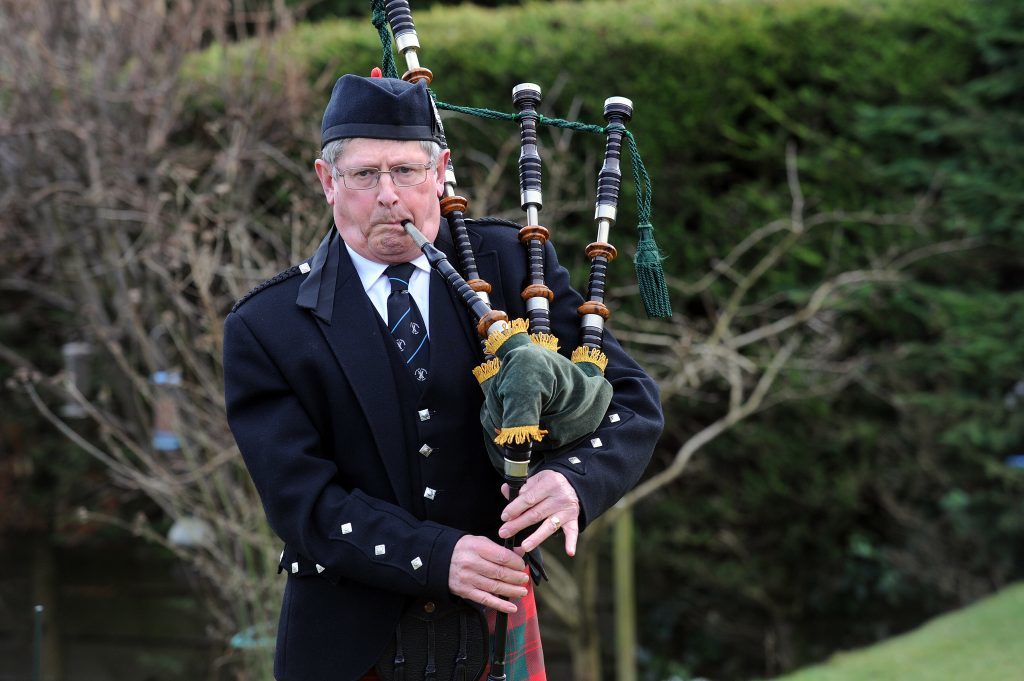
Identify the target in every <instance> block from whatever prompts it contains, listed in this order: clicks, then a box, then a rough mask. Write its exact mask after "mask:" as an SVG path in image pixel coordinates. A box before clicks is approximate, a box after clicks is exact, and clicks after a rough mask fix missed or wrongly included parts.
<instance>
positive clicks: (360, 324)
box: [224, 75, 662, 681]
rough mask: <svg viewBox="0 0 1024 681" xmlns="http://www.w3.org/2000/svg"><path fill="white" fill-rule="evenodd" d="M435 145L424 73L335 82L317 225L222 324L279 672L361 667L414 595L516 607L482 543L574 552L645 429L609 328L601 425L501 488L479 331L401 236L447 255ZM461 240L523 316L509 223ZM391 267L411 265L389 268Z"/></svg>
mask: <svg viewBox="0 0 1024 681" xmlns="http://www.w3.org/2000/svg"><path fill="white" fill-rule="evenodd" d="M435 137H436V130H435V122H434V117H433V113H432V107H431V103H430V100H429V94H428V93H427V90H426V87H425V86H424V85H423V84H422V83H419V84H416V85H412V84H408V83H405V82H403V81H399V80H395V79H387V78H361V77H357V76H351V75H348V76H343V77H342V78H340V79H339V80H338V82H337V83H336V85H335V87H334V90H333V93H332V95H331V100H330V102H329V103H328V105H327V108H326V110H325V112H324V119H323V127H322V137H321V145H322V156H321V158H320V159H318V160H317V161H316V163H315V169H316V174H317V177H318V178H319V180H320V184H321V186H322V188H323V192H324V196H325V198H326V200H327V203H328V204H329V205H330V206H331V208H332V212H333V217H334V223H335V224H334V227H333V228H332V229H331V230H330V231H329V233H328V235H327V236H326V237H325V238H324V240H323V242H322V243H321V244H320V247H319V248H318V250H317V251H316V253H315V254H314V255H313V257H312V258H311V259H310V260H308V261H306V262H303V263H302V264H300V265H299V266H297V267H293V268H291V269H289V270H287V271H285V272H282V273H281V274H279V275H277V276H276V277H274V278H273V279H271V280H270V281H268V282H265V283H264V284H261V285H260V286H258V287H257V288H256V289H254V290H253V292H251V293H250V294H248V295H247V296H246V297H245V298H243V299H242V300H241V301H239V303H238V304H236V306H235V308H234V309H233V310H232V312H231V313H230V314H229V315H228V317H227V320H226V322H225V337H224V371H225V386H226V402H227V413H228V420H229V423H230V425H231V428H232V431H233V432H234V435H235V438H236V440H237V442H238V445H239V449H240V450H241V452H242V455H243V457H244V458H245V462H246V465H247V467H248V469H249V471H250V473H251V475H252V478H253V481H254V482H255V484H256V487H257V489H258V491H259V494H260V497H261V500H262V501H263V505H264V508H265V511H266V514H267V519H268V521H269V522H270V525H271V527H272V528H273V529H274V531H275V532H276V533H277V534H278V535H279V536H280V537H281V539H282V540H284V542H285V549H284V552H283V554H282V557H281V569H282V570H284V571H286V572H287V573H288V582H287V587H286V590H285V595H284V602H283V604H282V609H281V618H280V623H279V629H278V645H277V653H276V658H275V676H276V678H277V679H279V680H280V681H300V680H302V681H304V680H311V681H325V680H326V679H332V680H337V681H354V680H356V679H362V678H373V676H372V668H373V666H374V665H375V664H376V663H377V662H379V661H380V660H381V658H382V656H383V654H384V652H385V649H386V647H387V646H388V645H389V644H390V643H392V642H393V641H394V640H395V635H396V634H395V629H396V623H397V622H398V621H399V619H400V617H401V615H402V613H403V610H405V609H406V608H407V607H408V605H409V603H410V602H412V601H413V600H415V599H420V601H418V602H417V604H420V603H422V604H423V606H422V607H424V608H425V609H427V611H430V610H432V608H433V607H434V606H435V604H443V603H448V602H452V601H458V600H459V599H466V600H468V601H472V602H474V603H478V604H480V605H482V606H484V607H486V608H491V609H494V610H498V611H502V612H506V613H516V612H517V610H518V606H517V602H519V604H520V605H523V602H522V601H519V599H523V598H524V597H525V596H527V594H528V593H529V594H530V598H532V591H530V590H529V589H528V582H529V579H528V577H527V572H525V571H524V567H525V566H524V562H523V559H522V558H521V557H520V556H519V555H517V554H516V553H515V552H512V551H509V550H507V549H505V548H504V547H503V546H502V545H501V544H500V543H499V542H501V541H502V539H503V538H505V537H508V536H511V535H512V534H515V533H518V532H520V531H522V530H527V529H528V528H529V531H528V532H525V533H524V535H523V536H524V537H525V538H524V540H523V542H522V546H523V548H524V549H526V550H532V549H534V548H536V547H538V546H539V545H540V544H541V543H542V542H544V541H545V540H547V539H549V538H550V537H552V535H554V534H556V533H557V532H558V531H559V530H561V532H562V533H563V534H564V540H563V543H564V550H565V551H566V553H567V554H568V555H570V556H571V555H573V554H574V553H575V550H576V541H577V537H578V534H579V532H580V531H581V530H582V529H583V528H584V527H585V525H586V524H587V523H588V522H589V521H592V520H593V519H594V518H595V517H596V516H598V515H599V514H600V513H602V512H603V511H605V510H606V509H607V508H609V507H610V506H611V505H612V504H614V503H615V501H617V500H618V499H619V497H620V496H621V495H622V494H623V493H624V492H625V491H626V490H627V489H629V487H631V486H632V485H633V484H635V482H636V480H637V479H638V478H639V476H640V475H641V473H642V472H643V469H644V467H645V466H646V464H647V462H648V460H649V458H650V455H651V452H652V450H653V446H654V443H655V441H656V439H657V437H658V435H659V434H660V432H661V427H662V415H661V410H660V406H659V403H658V394H657V387H656V385H655V384H654V382H653V381H652V380H651V379H650V378H649V377H648V376H646V375H645V374H644V373H643V371H642V370H641V369H640V368H639V367H638V366H637V365H636V364H635V363H634V362H633V361H632V360H631V359H629V357H627V356H626V354H625V353H624V352H623V351H622V349H621V347H620V346H619V345H618V344H617V343H616V342H615V341H614V339H612V338H611V337H610V336H609V337H607V342H606V347H605V351H606V354H607V355H608V357H609V365H608V368H607V372H606V377H607V379H608V380H609V381H610V382H611V384H612V386H613V390H614V396H613V398H612V404H611V407H610V408H609V409H608V412H607V415H606V418H605V419H604V420H603V421H602V425H601V427H600V428H599V429H598V430H597V431H596V432H595V434H594V435H593V436H592V437H590V438H585V440H584V441H583V442H582V443H580V445H579V446H578V447H576V448H574V449H573V450H572V451H570V452H567V453H565V454H564V455H560V456H558V457H556V458H553V459H552V460H550V461H545V462H544V463H543V464H542V465H541V466H540V467H539V470H538V471H537V472H535V473H534V474H533V475H532V476H531V477H530V479H529V481H528V482H527V483H526V485H525V486H524V487H523V489H522V491H521V493H520V495H519V497H518V499H516V500H515V501H513V502H511V503H508V502H507V501H506V500H505V499H504V498H503V497H502V495H501V478H500V476H499V475H498V473H497V472H496V471H495V470H494V468H493V466H492V465H491V463H490V460H489V458H488V456H487V453H486V451H485V448H484V444H483V433H482V429H481V426H480V421H479V409H480V405H481V402H482V396H481V392H480V388H479V386H478V384H477V382H476V380H475V378H474V377H473V375H472V373H471V370H472V368H473V367H474V366H475V365H477V364H478V363H479V362H480V361H481V359H482V356H481V350H480V344H479V339H478V338H476V337H475V332H474V330H473V328H472V324H471V323H470V319H469V316H468V313H467V311H466V310H465V309H464V305H463V304H462V302H461V301H459V300H458V299H457V297H456V296H455V295H454V293H453V292H452V291H450V290H449V289H448V287H447V286H446V284H445V282H444V281H443V279H442V278H441V277H440V276H438V275H437V274H435V273H432V272H431V270H430V268H429V266H428V265H427V263H426V259H425V258H424V257H423V256H422V255H421V254H420V252H419V250H418V249H417V248H416V247H415V245H414V244H413V242H412V240H411V239H410V238H409V237H408V236H407V235H406V234H405V232H404V230H403V228H402V226H401V222H402V221H403V220H411V221H412V222H413V223H414V224H415V225H416V226H417V227H418V228H419V229H420V230H421V231H422V232H423V234H424V235H426V237H427V238H428V239H430V240H431V241H433V242H434V244H435V245H436V246H437V247H438V248H440V249H442V250H443V251H446V252H447V253H448V254H449V257H450V258H451V260H452V261H453V262H456V259H455V257H454V246H453V245H452V237H451V234H450V232H449V231H448V226H447V224H446V223H445V221H444V220H442V219H441V217H440V212H439V204H438V198H439V197H440V196H441V195H442V192H443V186H444V168H445V165H446V163H447V159H448V151H447V150H444V151H442V150H441V149H440V148H439V146H438V145H437V144H436V140H435ZM470 237H471V241H472V242H473V246H474V250H475V252H476V253H477V258H478V261H477V262H478V267H479V269H480V273H481V276H482V277H483V278H484V279H485V280H487V281H489V282H490V283H491V284H492V285H493V286H494V290H493V292H492V294H491V300H492V303H493V304H494V307H496V308H498V309H503V310H506V311H507V312H508V314H509V316H510V318H515V317H525V316H526V314H525V310H524V307H523V302H522V300H521V299H520V296H519V291H520V290H521V289H522V287H523V282H524V280H525V279H526V274H527V273H526V256H525V252H524V250H523V248H522V246H520V245H519V243H518V239H517V231H516V230H515V229H514V228H510V227H509V226H508V225H505V224H501V223H500V222H486V221H483V222H476V221H473V223H472V224H471V233H470ZM405 263H411V264H412V266H411V267H409V266H407V265H406V268H407V269H411V274H410V273H408V272H398V270H395V269H389V267H391V266H393V265H397V266H402V265H404V264H405ZM548 275H549V277H548V285H549V286H550V287H551V288H552V289H553V290H554V292H555V300H554V302H553V304H552V315H551V316H552V327H553V331H554V333H555V334H556V335H557V336H558V337H559V338H560V340H561V345H562V347H564V348H568V349H570V350H571V349H572V348H573V347H575V346H576V344H577V343H576V341H577V338H578V336H579V320H578V317H577V315H576V312H575V308H576V307H577V306H578V305H579V304H580V302H581V298H580V296H579V294H577V293H575V292H574V291H572V290H571V289H570V288H569V283H568V274H567V272H566V271H565V270H564V269H563V268H561V267H560V266H558V264H557V261H556V260H555V256H554V251H553V250H552V249H551V248H550V246H549V247H548ZM406 289H408V290H407V291H406ZM410 298H411V299H412V300H413V301H414V302H413V303H410V302H409V299H410ZM393 304H394V305H396V306H398V307H393ZM401 305H404V308H402V307H401ZM410 320H414V321H413V322H412V323H410ZM527 601H529V599H527ZM417 607H418V606H417ZM520 614H522V613H520ZM535 678H536V677H535ZM541 678H542V676H541Z"/></svg>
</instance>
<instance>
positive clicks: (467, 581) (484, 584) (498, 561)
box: [448, 534, 530, 614]
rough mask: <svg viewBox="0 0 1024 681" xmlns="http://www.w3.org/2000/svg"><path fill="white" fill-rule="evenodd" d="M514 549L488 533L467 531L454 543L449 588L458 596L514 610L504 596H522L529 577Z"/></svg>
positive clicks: (509, 610)
mask: <svg viewBox="0 0 1024 681" xmlns="http://www.w3.org/2000/svg"><path fill="white" fill-rule="evenodd" d="M525 570H526V564H525V563H524V562H523V559H522V558H520V557H519V556H517V555H516V554H515V552H513V551H510V550H509V549H506V548H505V547H503V546H501V545H500V544H495V543H494V542H493V541H491V540H490V539H488V538H487V537H478V536H475V535H468V534H467V535H466V536H464V537H462V539H460V540H459V541H458V542H456V544H455V551H454V552H453V553H452V564H451V567H450V568H449V569H448V589H449V590H450V591H451V592H452V593H453V594H455V595H456V596H461V597H462V598H465V599H467V600H470V601H473V602H475V603H479V604H480V605H483V606H485V607H488V608H493V609H494V610H499V611H501V612H507V613H509V614H512V613H514V612H515V611H516V606H515V604H514V603H511V602H509V601H507V600H505V598H522V597H524V596H525V595H526V587H525V586H523V585H524V584H526V582H527V581H529V579H530V577H529V576H528V575H527V574H526V572H525Z"/></svg>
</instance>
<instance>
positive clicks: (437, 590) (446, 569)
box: [427, 525, 467, 600]
mask: <svg viewBox="0 0 1024 681" xmlns="http://www.w3.org/2000/svg"><path fill="white" fill-rule="evenodd" d="M436 527H437V528H438V530H439V532H438V534H437V539H435V540H434V547H433V549H431V552H430V566H429V572H428V573H427V594H428V595H429V596H430V597H432V598H437V599H442V598H443V599H449V600H450V599H451V598H452V594H451V592H450V591H449V590H448V575H449V573H450V571H451V565H452V554H453V553H455V544H457V543H458V541H459V540H460V539H462V537H464V536H465V535H466V534H467V533H466V532H463V531H461V530H456V529H454V528H452V527H445V526H443V525H436Z"/></svg>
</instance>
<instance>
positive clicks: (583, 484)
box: [541, 242, 664, 529]
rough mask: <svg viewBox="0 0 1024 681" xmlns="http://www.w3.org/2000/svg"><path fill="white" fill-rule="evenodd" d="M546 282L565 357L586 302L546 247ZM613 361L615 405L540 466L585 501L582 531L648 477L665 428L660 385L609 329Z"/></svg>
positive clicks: (609, 352) (609, 371)
mask: <svg viewBox="0 0 1024 681" xmlns="http://www.w3.org/2000/svg"><path fill="white" fill-rule="evenodd" d="M546 268H547V272H546V277H547V283H548V286H549V287H550V288H551V290H552V291H553V292H554V294H555V297H554V301H553V302H552V304H551V324H552V330H553V331H554V333H555V335H556V336H558V339H559V344H560V347H561V352H562V353H563V354H566V355H568V354H571V353H572V351H573V350H574V349H576V347H577V346H578V345H579V338H580V318H579V315H578V314H577V312H576V308H577V307H579V305H580V304H582V303H583V297H582V296H581V295H580V294H579V293H578V292H577V291H575V290H574V289H572V287H571V286H570V285H569V273H568V272H567V271H566V269H565V268H564V267H562V266H561V265H559V264H558V260H557V256H556V255H555V251H554V249H553V248H552V247H551V244H550V242H548V244H547V253H546ZM602 349H603V350H604V353H605V355H607V357H608V366H607V368H606V370H605V378H607V379H608V381H609V382H610V383H611V384H612V389H613V394H612V401H611V404H610V405H609V407H608V411H607V412H606V413H605V416H604V418H603V419H602V421H601V425H600V427H599V428H598V429H597V430H596V431H595V432H594V433H593V434H592V435H590V436H588V437H586V438H584V439H583V440H582V441H581V442H580V443H579V444H578V445H577V446H576V447H575V448H574V449H571V450H570V451H568V452H565V453H563V454H561V455H560V456H558V457H556V458H553V459H549V460H548V461H546V462H545V463H544V464H543V465H542V466H541V467H542V468H547V469H551V470H556V471H558V472H560V473H562V474H563V475H565V477H566V478H567V479H568V481H569V483H570V484H571V485H572V486H573V488H574V489H575V490H576V495H577V496H578V497H579V500H580V507H581V510H580V528H581V529H583V528H584V527H586V525H587V524H588V523H589V522H590V521H592V520H593V519H594V518H596V517H597V516H599V515H601V514H602V513H604V512H605V511H606V510H608V509H609V508H610V507H611V506H612V505H614V504H615V503H616V502H617V501H618V500H619V499H620V498H622V496H623V495H624V494H625V493H626V492H627V491H629V490H630V489H631V488H632V487H633V486H634V485H636V483H637V481H638V480H639V479H640V476H641V475H642V474H643V472H644V470H645V469H646V468H647V464H648V463H649V462H650V459H651V456H652V454H653V453H654V446H655V444H656V443H657V441H658V437H659V436H660V435H661V431H662V428H663V426H664V416H663V415H662V409H661V400H660V397H659V391H658V385H657V383H656V382H655V381H654V379H652V378H651V377H650V376H648V375H647V373H646V372H644V370H643V369H641V368H640V366H639V365H638V364H637V363H636V362H635V361H633V359H632V358H631V357H630V356H629V355H627V354H626V352H625V350H623V348H622V346H621V345H619V343H618V341H616V340H615V338H614V336H613V335H612V334H611V333H610V332H609V331H608V330H607V329H606V330H605V333H604V347H603V348H602Z"/></svg>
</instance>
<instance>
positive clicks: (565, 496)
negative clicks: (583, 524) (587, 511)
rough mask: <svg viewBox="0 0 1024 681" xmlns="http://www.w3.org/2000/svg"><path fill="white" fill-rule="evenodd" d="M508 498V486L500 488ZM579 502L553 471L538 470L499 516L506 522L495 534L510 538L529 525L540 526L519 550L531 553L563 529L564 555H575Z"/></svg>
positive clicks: (574, 492) (574, 493)
mask: <svg viewBox="0 0 1024 681" xmlns="http://www.w3.org/2000/svg"><path fill="white" fill-rule="evenodd" d="M501 491H502V493H503V494H504V495H505V497H506V498H507V497H508V485H505V486H503V487H502V488H501ZM579 517H580V500H579V497H577V496H576V490H574V489H573V488H572V485H570V484H569V481H568V480H566V479H565V476H564V475H562V474H561V473H558V472H556V471H541V472H540V473H537V474H536V475H534V476H531V477H530V478H529V479H528V480H527V481H526V484H525V485H523V488H522V489H521V490H519V496H517V497H516V498H515V500H514V501H512V502H511V503H510V504H509V505H508V506H506V507H505V510H504V511H502V513H501V519H502V520H503V521H504V522H505V524H504V525H502V526H501V528H500V529H499V530H498V535H499V536H501V537H504V538H507V537H511V536H512V535H514V534H516V533H517V532H521V531H522V530H525V529H526V528H527V527H530V526H531V525H538V524H539V525H540V526H539V527H538V528H537V529H536V530H535V531H534V533H533V534H531V535H530V536H529V537H527V538H526V539H525V540H524V541H523V543H522V547H523V549H524V550H526V551H533V550H534V549H535V548H537V547H538V546H540V545H541V542H543V541H544V540H545V539H547V538H548V537H550V536H551V535H553V534H555V533H556V532H558V530H559V529H562V530H563V531H564V532H565V553H566V554H567V555H570V556H573V555H576V540H577V538H578V537H579V534H580V523H579Z"/></svg>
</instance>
